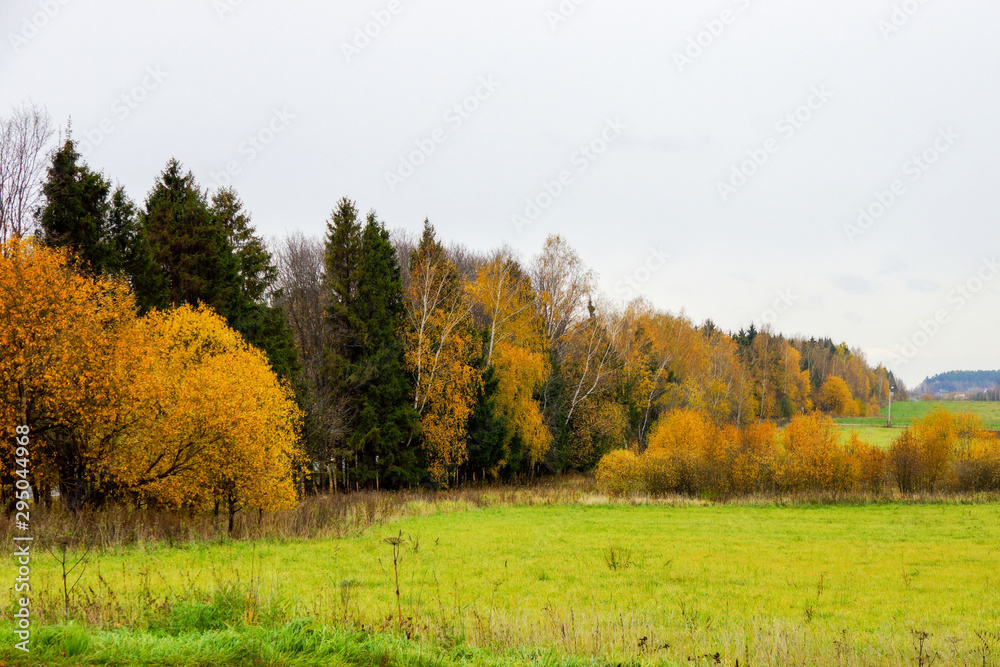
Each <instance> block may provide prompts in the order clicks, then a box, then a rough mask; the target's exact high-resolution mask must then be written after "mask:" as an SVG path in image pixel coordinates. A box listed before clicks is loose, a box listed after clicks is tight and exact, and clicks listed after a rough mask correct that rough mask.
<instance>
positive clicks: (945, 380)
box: [917, 370, 1000, 395]
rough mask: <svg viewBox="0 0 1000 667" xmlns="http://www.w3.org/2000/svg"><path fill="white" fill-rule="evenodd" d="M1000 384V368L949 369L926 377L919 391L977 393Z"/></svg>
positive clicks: (928, 392)
mask: <svg viewBox="0 0 1000 667" xmlns="http://www.w3.org/2000/svg"><path fill="white" fill-rule="evenodd" d="M998 385H1000V370H997V371H948V372H947V373H938V374H937V375H935V376H934V377H929V378H927V379H925V380H924V381H923V382H921V383H920V385H919V386H918V387H917V391H918V392H920V393H925V394H935V395H937V394H941V393H951V392H962V393H975V392H979V391H985V390H987V389H993V388H994V387H996V386H998Z"/></svg>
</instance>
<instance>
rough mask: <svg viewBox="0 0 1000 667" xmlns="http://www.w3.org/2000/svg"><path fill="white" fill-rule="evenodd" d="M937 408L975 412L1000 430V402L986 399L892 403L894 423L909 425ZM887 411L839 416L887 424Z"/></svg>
mask: <svg viewBox="0 0 1000 667" xmlns="http://www.w3.org/2000/svg"><path fill="white" fill-rule="evenodd" d="M935 408H943V409H945V410H948V411H949V412H956V413H957V412H973V413H975V414H977V415H979V416H981V417H982V418H983V421H984V422H985V423H986V427H987V428H989V429H992V430H995V431H1000V403H997V402H985V401H902V402H898V403H893V404H892V425H893V426H899V427H904V426H909V425H910V423H911V422H912V421H913V420H914V419H919V418H921V417H924V416H925V415H927V414H928V413H930V412H931V411H932V410H934V409H935ZM886 417H887V411H886V410H885V409H883V410H882V415H881V416H880V417H839V418H837V419H836V421H837V422H838V423H841V424H864V425H866V426H885V422H886Z"/></svg>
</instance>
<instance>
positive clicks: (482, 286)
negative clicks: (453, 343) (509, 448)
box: [466, 249, 552, 476]
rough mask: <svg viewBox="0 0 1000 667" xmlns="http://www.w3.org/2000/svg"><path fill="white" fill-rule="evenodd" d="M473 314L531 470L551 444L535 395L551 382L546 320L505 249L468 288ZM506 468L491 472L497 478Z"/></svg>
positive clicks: (499, 396)
mask: <svg viewBox="0 0 1000 667" xmlns="http://www.w3.org/2000/svg"><path fill="white" fill-rule="evenodd" d="M466 293H467V295H468V298H469V300H470V302H471V304H472V308H473V312H474V313H475V314H476V315H477V316H478V318H480V319H481V324H482V327H483V329H484V330H485V331H486V350H485V352H484V355H483V356H484V357H485V362H486V366H487V367H492V368H493V369H494V370H495V373H496V377H497V392H496V405H497V412H498V413H499V414H501V415H503V416H504V417H506V419H507V422H508V424H510V426H511V427H512V429H513V432H514V433H515V434H516V435H517V436H519V437H520V438H521V441H522V442H523V444H524V447H525V449H526V450H527V453H528V460H529V463H530V465H532V466H533V465H535V464H536V463H538V462H539V461H541V459H542V457H543V456H544V455H545V454H546V453H547V452H548V450H549V448H550V447H551V445H552V434H551V432H550V431H549V429H548V427H547V426H546V424H545V421H544V418H543V417H542V412H541V409H540V407H539V405H538V402H537V401H536V400H535V399H534V390H535V389H536V388H537V387H539V386H540V385H541V384H542V383H544V382H545V381H546V380H547V379H548V377H549V370H550V369H549V363H548V359H547V356H546V354H545V348H546V338H545V334H544V328H543V323H542V319H541V317H540V316H539V314H538V311H536V310H535V307H534V305H535V304H534V295H533V293H532V290H531V282H530V280H529V279H528V277H527V276H526V275H524V274H523V273H522V272H521V270H520V268H519V267H518V265H517V262H516V261H514V259H513V258H512V257H511V256H510V253H509V251H507V250H506V249H504V250H501V251H498V252H496V253H494V254H493V255H491V256H490V257H489V258H488V259H487V260H486V262H484V263H483V264H482V265H481V266H480V267H479V269H478V270H477V272H476V277H475V279H474V280H472V281H470V282H469V283H468V284H467V285H466ZM505 463H506V458H505V459H503V460H501V461H500V462H499V463H498V465H497V468H496V469H494V470H491V471H489V472H490V473H491V474H492V475H494V476H496V475H497V474H498V472H499V468H500V467H502V466H503V465H504V464H505Z"/></svg>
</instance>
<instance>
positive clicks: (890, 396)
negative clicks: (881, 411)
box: [885, 384, 892, 428]
mask: <svg viewBox="0 0 1000 667" xmlns="http://www.w3.org/2000/svg"><path fill="white" fill-rule="evenodd" d="M891 426H892V385H891V384H890V385H889V417H888V418H887V419H886V420H885V427H886V428H889V427H891Z"/></svg>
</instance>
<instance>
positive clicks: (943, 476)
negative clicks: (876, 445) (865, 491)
mask: <svg viewBox="0 0 1000 667" xmlns="http://www.w3.org/2000/svg"><path fill="white" fill-rule="evenodd" d="M955 443H956V429H955V423H954V420H953V417H952V415H951V414H949V413H948V412H947V411H945V410H941V409H936V410H934V411H933V412H931V413H930V414H928V415H927V416H925V417H924V418H923V419H920V420H918V421H914V423H913V424H911V425H910V426H909V427H907V428H906V429H905V430H904V431H903V433H902V434H901V435H900V436H899V438H897V439H896V441H895V442H893V444H892V447H891V448H890V449H889V469H890V471H891V473H892V476H893V478H894V479H895V481H896V485H897V486H898V487H899V490H900V491H902V492H904V493H912V492H914V491H931V490H934V489H936V488H939V487H944V486H947V485H948V482H949V480H948V472H949V462H950V460H951V458H952V454H953V450H954V447H955Z"/></svg>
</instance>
